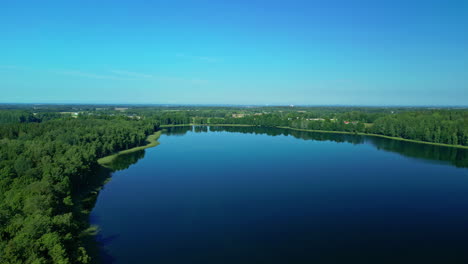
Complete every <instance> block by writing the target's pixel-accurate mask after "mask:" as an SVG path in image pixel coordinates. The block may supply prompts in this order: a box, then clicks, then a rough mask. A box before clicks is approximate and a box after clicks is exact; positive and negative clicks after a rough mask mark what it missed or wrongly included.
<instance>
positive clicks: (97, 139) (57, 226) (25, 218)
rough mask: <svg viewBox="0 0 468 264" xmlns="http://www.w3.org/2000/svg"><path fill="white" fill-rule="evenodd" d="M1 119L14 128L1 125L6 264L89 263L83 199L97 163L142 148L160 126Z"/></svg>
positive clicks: (0, 205)
mask: <svg viewBox="0 0 468 264" xmlns="http://www.w3.org/2000/svg"><path fill="white" fill-rule="evenodd" d="M2 117H3V118H4V120H5V119H6V120H10V121H15V122H13V123H11V124H3V125H0V263H5V264H6V263H38V264H39V263H41V264H42V263H63V264H65V263H89V262H90V256H89V254H88V252H87V250H86V248H85V246H84V244H83V242H82V232H83V230H85V229H86V228H87V227H88V222H87V219H88V215H87V213H88V212H87V211H86V210H87V209H86V208H84V207H83V206H82V205H81V202H82V201H81V200H80V199H81V198H82V197H81V196H80V195H81V194H82V193H83V192H85V191H86V188H87V187H89V186H88V185H89V182H92V181H93V179H92V177H96V170H97V168H98V164H97V159H98V158H99V157H102V156H105V155H108V154H110V153H112V152H115V151H118V150H122V149H126V148H130V147H133V146H137V145H140V144H143V143H144V141H145V139H146V137H147V136H148V135H149V134H151V133H153V131H155V130H156V129H157V124H156V123H152V122H148V121H143V120H132V119H123V118H120V117H114V118H109V119H95V118H76V119H74V118H69V119H66V118H61V119H57V120H51V121H44V120H37V119H35V118H34V117H31V116H28V115H26V119H24V117H25V115H23V114H21V113H19V112H13V113H6V114H5V113H2ZM27 117H30V119H27ZM39 121H40V122H39Z"/></svg>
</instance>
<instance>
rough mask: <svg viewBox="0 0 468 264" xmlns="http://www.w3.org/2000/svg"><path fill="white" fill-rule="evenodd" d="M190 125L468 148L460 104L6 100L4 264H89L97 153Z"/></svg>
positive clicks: (0, 108) (0, 231) (1, 112)
mask: <svg viewBox="0 0 468 264" xmlns="http://www.w3.org/2000/svg"><path fill="white" fill-rule="evenodd" d="M188 124H200V125H244V126H247V125H248V126H258V127H285V128H290V129H297V130H314V131H332V132H343V133H351V134H356V133H361V134H374V135H379V136H388V137H393V138H399V139H406V140H415V141H420V142H426V143H434V144H446V145H450V146H455V147H467V146H468V109H463V108H438V109H429V108H404V107H400V108H397V107H393V108H388V107H386V108H383V107H292V106H288V107H284V106H283V107H201V106H200V107H193V106H191V107H188V106H134V105H128V106H123V105H120V106H110V105H0V263H18V264H19V263H35V264H43V263H64V264H65V263H91V261H92V258H91V254H90V248H89V247H90V245H88V244H87V243H86V232H87V230H88V228H89V222H88V214H89V210H90V209H91V208H90V206H91V207H92V205H89V204H88V203H87V202H86V201H87V200H86V199H87V198H89V197H90V195H91V196H92V195H93V193H94V195H95V189H94V188H95V185H96V178H98V177H99V176H98V174H99V173H98V172H99V171H100V170H101V169H102V166H100V165H99V164H98V162H97V161H98V159H100V158H103V157H106V156H108V155H111V154H114V153H117V152H119V151H122V150H126V149H130V148H134V147H138V146H143V145H146V144H148V142H147V139H148V137H149V136H151V135H153V134H154V132H156V131H158V130H159V129H160V127H163V126H173V125H188ZM153 141H154V140H153ZM152 143H154V142H152Z"/></svg>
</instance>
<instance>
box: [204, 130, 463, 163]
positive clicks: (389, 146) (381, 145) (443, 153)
mask: <svg viewBox="0 0 468 264" xmlns="http://www.w3.org/2000/svg"><path fill="white" fill-rule="evenodd" d="M209 130H210V131H226V132H236V133H247V134H263V135H269V136H293V137H295V138H298V139H303V140H316V141H333V142H339V143H352V144H363V143H370V144H372V145H374V146H375V147H376V148H377V149H380V150H384V151H390V152H395V153H398V154H400V155H404V156H407V157H413V158H419V159H424V160H429V161H439V162H444V163H450V164H452V165H455V166H457V167H464V168H467V167H468V150H466V149H461V148H451V147H443V146H436V145H428V144H419V143H413V142H407V141H400V140H392V139H387V138H379V137H371V136H360V135H349V134H333V133H321V132H307V131H297V130H290V129H281V128H271V127H221V126H212V127H210V129H209Z"/></svg>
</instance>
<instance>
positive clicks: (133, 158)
mask: <svg viewBox="0 0 468 264" xmlns="http://www.w3.org/2000/svg"><path fill="white" fill-rule="evenodd" d="M144 157H145V150H138V151H135V152H131V153H127V154H120V155H118V156H117V157H116V158H115V159H114V160H113V161H112V162H111V163H110V164H108V165H107V167H109V168H110V169H112V170H113V171H119V170H125V169H127V168H128V167H130V165H132V164H135V163H136V162H137V161H138V160H140V159H142V158H144Z"/></svg>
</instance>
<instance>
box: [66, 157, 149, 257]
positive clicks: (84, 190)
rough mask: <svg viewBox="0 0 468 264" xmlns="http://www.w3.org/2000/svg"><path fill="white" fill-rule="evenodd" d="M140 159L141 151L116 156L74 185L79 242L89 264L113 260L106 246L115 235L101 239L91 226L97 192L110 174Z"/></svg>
mask: <svg viewBox="0 0 468 264" xmlns="http://www.w3.org/2000/svg"><path fill="white" fill-rule="evenodd" d="M144 156H145V150H140V151H135V152H132V153H127V154H122V155H119V156H117V157H116V158H115V159H114V161H113V162H112V163H111V164H108V165H107V167H106V168H104V167H101V166H96V168H95V169H93V170H92V171H91V172H90V174H89V175H88V176H86V177H84V178H83V179H82V180H81V181H80V182H79V183H76V184H74V187H75V193H76V195H75V198H74V204H75V215H77V216H78V217H79V218H80V223H81V230H83V231H82V233H81V236H80V240H81V241H82V243H83V245H84V247H85V248H86V251H87V252H88V255H89V256H90V257H91V263H114V261H115V259H114V258H113V257H112V256H111V255H110V254H109V253H108V251H107V250H106V246H107V245H108V244H109V243H111V242H112V241H113V240H115V239H116V238H117V237H118V235H111V236H106V237H104V236H102V235H101V234H99V228H98V227H97V226H93V225H92V223H96V222H98V221H97V219H94V218H95V217H93V216H91V214H90V213H91V211H92V209H93V208H94V206H95V205H96V201H97V198H98V195H99V192H100V191H101V190H102V188H103V187H104V185H105V184H106V183H107V182H108V181H109V180H110V179H111V177H112V173H113V172H116V171H120V170H125V169H127V168H128V167H130V166H131V165H132V164H135V163H136V162H138V160H140V159H142V158H144Z"/></svg>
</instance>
